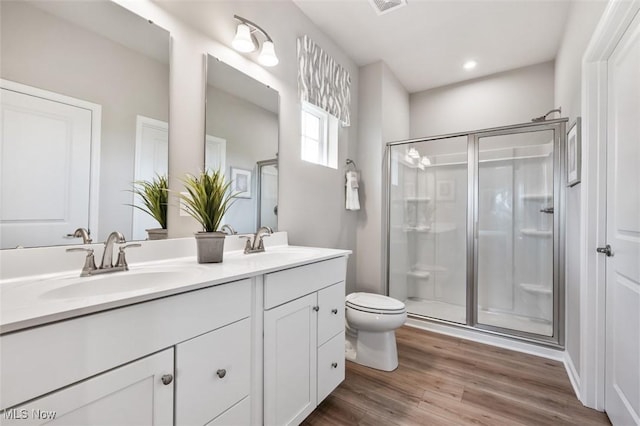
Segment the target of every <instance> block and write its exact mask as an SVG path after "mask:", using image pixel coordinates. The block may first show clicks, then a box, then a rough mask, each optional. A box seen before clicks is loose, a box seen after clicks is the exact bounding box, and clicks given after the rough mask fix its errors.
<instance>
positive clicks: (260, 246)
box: [258, 234, 271, 250]
mask: <svg viewBox="0 0 640 426" xmlns="http://www.w3.org/2000/svg"><path fill="white" fill-rule="evenodd" d="M270 236H271V234H262V235H260V239H259V240H258V250H264V241H262V239H263V238H264V237H270Z"/></svg>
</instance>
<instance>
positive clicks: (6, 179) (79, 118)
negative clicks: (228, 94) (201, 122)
mask: <svg viewBox="0 0 640 426" xmlns="http://www.w3.org/2000/svg"><path fill="white" fill-rule="evenodd" d="M0 19H1V22H0V43H1V44H0V55H1V57H2V63H1V64H0V77H1V79H2V80H1V81H0V86H1V88H2V96H1V108H2V111H1V114H0V116H1V118H0V120H2V122H1V123H0V124H1V126H2V128H3V132H2V135H1V136H0V137H1V138H2V139H1V140H0V148H1V150H2V158H1V159H0V161H1V164H0V170H1V173H2V176H1V180H0V197H1V200H0V247H1V248H13V247H16V246H18V245H20V246H24V247H34V246H49V245H63V244H80V243H82V239H81V238H76V237H74V230H75V229H77V228H87V229H90V230H91V236H92V238H93V240H94V241H95V242H98V241H103V240H104V239H105V238H106V236H107V234H108V233H109V232H110V231H113V230H114V229H117V230H119V231H121V232H122V233H123V234H124V236H125V237H126V239H127V240H136V239H145V238H147V235H146V232H145V229H146V228H153V227H157V226H158V224H157V223H156V222H155V220H154V219H153V218H151V217H150V216H148V215H147V214H146V213H144V212H142V211H139V210H138V209H134V208H133V207H131V206H132V205H136V206H137V205H139V204H138V203H139V202H140V200H139V199H137V198H136V199H134V194H133V192H132V191H131V190H132V182H134V181H143V180H152V179H153V177H154V176H155V175H156V174H159V175H166V174H167V171H168V170H167V164H168V118H169V50H170V37H169V33H168V32H167V31H166V30H164V29H162V28H160V27H158V26H157V25H155V24H153V23H151V22H149V21H148V20H147V19H144V18H143V17H141V16H138V15H136V14H134V13H132V12H131V11H129V10H127V9H125V8H124V7H122V6H120V5H118V4H115V3H113V2H111V1H107V0H96V1H90V2H78V1H67V0H60V1H55V2H52V1H7V2H2V14H1V15H0ZM27 171H37V172H31V173H29V172H27ZM43 181H45V182H46V184H43Z"/></svg>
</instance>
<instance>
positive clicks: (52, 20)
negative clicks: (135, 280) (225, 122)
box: [0, 2, 169, 241]
mask: <svg viewBox="0 0 640 426" xmlns="http://www.w3.org/2000/svg"><path fill="white" fill-rule="evenodd" d="M1 19H2V22H1V27H2V37H1V43H2V44H1V48H0V50H1V51H2V62H1V75H2V78H4V79H7V80H12V81H15V82H18V83H22V84H26V85H29V86H34V87H38V88H41V89H45V90H49V91H52V92H56V93H60V94H63V95H67V96H71V97H74V98H78V99H82V100H85V101H89V102H93V103H97V104H100V105H101V106H102V138H101V153H100V159H101V161H100V163H101V164H100V182H101V185H100V198H99V203H100V216H99V226H100V228H99V229H100V235H98V236H94V240H100V241H102V240H103V239H104V238H105V237H106V235H108V233H109V232H111V231H113V230H119V231H122V232H123V233H124V234H125V237H126V238H127V239H129V238H130V236H131V225H132V223H131V221H132V217H133V211H132V208H131V207H130V206H127V205H126V204H129V203H132V202H133V195H132V194H131V193H130V192H127V191H126V190H127V189H130V188H131V183H132V182H133V180H134V174H133V173H134V152H135V138H136V115H137V114H141V115H144V116H146V117H151V118H155V119H157V120H162V121H167V119H168V115H169V65H168V64H163V63H160V62H157V61H156V60H154V59H151V58H149V57H146V56H143V55H142V54H140V53H138V52H136V51H133V50H130V49H128V48H126V47H124V46H122V45H120V44H118V43H115V42H113V41H110V40H108V39H106V38H104V37H101V36H98V35H96V34H94V33H92V32H90V31H87V30H85V29H83V28H81V27H79V26H76V25H73V24H70V23H68V22H67V21H64V20H62V19H59V18H57V17H54V16H52V15H50V14H48V13H45V12H43V11H41V10H40V9H38V8H35V7H32V6H30V5H28V4H27V3H24V2H3V4H2V16H1ZM168 43H169V40H168V39H167V44H168ZM96 82H100V84H96ZM114 165H115V166H114Z"/></svg>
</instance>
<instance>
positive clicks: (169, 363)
mask: <svg viewBox="0 0 640 426" xmlns="http://www.w3.org/2000/svg"><path fill="white" fill-rule="evenodd" d="M52 368H55V367H53V366H52ZM172 372H173V349H166V350H164V351H162V352H159V353H157V354H154V355H150V356H148V357H145V358H143V359H141V360H138V361H134V362H132V363H130V364H126V365H124V366H122V367H119V368H116V369H114V370H111V371H108V372H106V373H102V374H100V375H98V376H95V377H93V378H90V379H88V380H85V381H82V382H80V383H78V384H75V385H72V386H69V387H67V388H64V389H62V390H59V391H57V392H53V393H51V394H49V395H46V396H44V397H42V398H38V399H35V400H33V401H31V402H29V403H27V404H25V405H21V406H18V407H16V408H13V409H10V410H8V411H6V412H5V413H3V414H2V415H1V416H2V417H0V424H2V425H14V424H15V425H18V424H19V425H25V426H26V425H43V424H65V425H162V426H164V425H166V426H170V425H172V424H173V375H172V374H171V373H172Z"/></svg>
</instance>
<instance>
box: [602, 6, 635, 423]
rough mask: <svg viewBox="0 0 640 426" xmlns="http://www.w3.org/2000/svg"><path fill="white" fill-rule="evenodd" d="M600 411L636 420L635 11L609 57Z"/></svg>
mask: <svg viewBox="0 0 640 426" xmlns="http://www.w3.org/2000/svg"><path fill="white" fill-rule="evenodd" d="M608 76H609V95H608V96H609V99H608V102H609V105H608V111H609V113H608V117H609V119H608V142H607V163H608V164H607V242H608V243H609V244H610V245H611V248H612V254H613V256H610V257H607V264H606V270H607V272H606V274H607V283H606V305H607V306H606V356H605V359H606V372H605V374H606V383H605V386H606V387H605V410H606V412H607V414H608V416H609V419H611V422H612V423H613V424H614V425H633V424H640V15H636V17H635V19H634V20H633V22H632V23H631V25H630V26H629V28H628V29H627V31H626V33H625V35H624V36H623V38H622V39H621V41H620V43H619V44H618V45H617V46H616V48H615V50H614V52H613V54H612V56H611V57H610V59H609V61H608Z"/></svg>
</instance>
